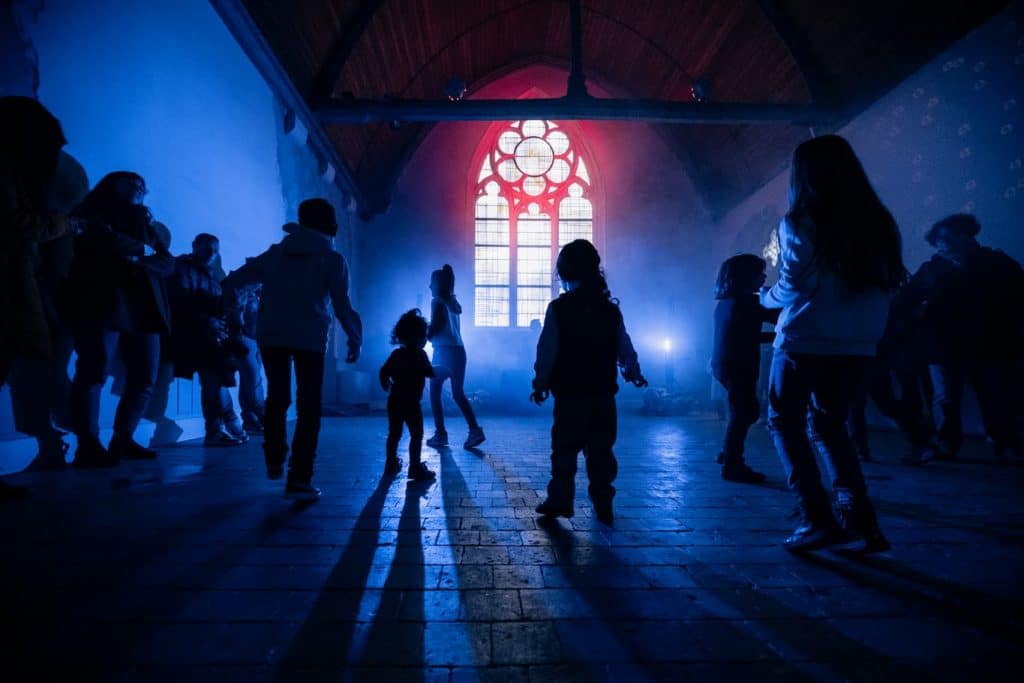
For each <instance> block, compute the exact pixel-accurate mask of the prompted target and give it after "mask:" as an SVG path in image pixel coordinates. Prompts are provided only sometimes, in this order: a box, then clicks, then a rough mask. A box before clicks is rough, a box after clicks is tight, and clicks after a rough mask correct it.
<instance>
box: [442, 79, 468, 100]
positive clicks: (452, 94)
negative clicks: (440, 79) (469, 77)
mask: <svg viewBox="0 0 1024 683" xmlns="http://www.w3.org/2000/svg"><path fill="white" fill-rule="evenodd" d="M444 94H445V95H447V96H448V99H449V100H450V101H452V102H458V101H459V100H461V99H462V98H464V97H465V96H466V81H464V80H462V79H461V78H459V77H458V76H452V77H451V78H449V79H448V82H447V83H445V84H444Z"/></svg>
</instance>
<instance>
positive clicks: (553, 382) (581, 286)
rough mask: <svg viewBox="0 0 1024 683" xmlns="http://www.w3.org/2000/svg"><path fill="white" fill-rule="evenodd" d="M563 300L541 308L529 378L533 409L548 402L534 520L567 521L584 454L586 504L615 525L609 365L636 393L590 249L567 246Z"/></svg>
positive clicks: (633, 371)
mask: <svg viewBox="0 0 1024 683" xmlns="http://www.w3.org/2000/svg"><path fill="white" fill-rule="evenodd" d="M556 268H557V271H558V277H559V279H561V281H562V287H563V289H565V292H564V293H563V294H562V295H561V296H559V297H558V298H557V299H555V300H554V301H552V302H551V303H550V304H549V305H548V310H547V313H546V314H545V316H544V328H543V330H542V331H541V335H540V340H539V341H538V342H537V361H536V363H535V364H534V371H535V372H536V375H535V377H534V379H533V393H532V394H531V395H530V400H531V401H533V402H534V403H536V404H537V405H540V404H541V403H543V402H544V400H545V399H547V397H548V392H550V393H551V394H553V395H554V397H555V410H554V425H553V426H552V428H551V481H550V482H549V483H548V497H547V499H546V500H545V501H544V502H542V503H541V504H540V505H538V506H537V512H539V513H540V514H542V515H546V516H552V517H555V516H557V517H572V516H573V499H574V498H575V494H576V483H575V479H576V455H577V454H578V453H579V452H580V451H583V454H584V456H585V457H586V459H587V478H588V479H589V480H590V486H589V491H588V492H589V494H590V500H591V501H592V502H593V504H594V513H595V515H596V517H597V519H598V520H600V521H601V522H603V523H605V524H611V523H612V521H613V520H614V513H613V511H612V498H614V497H615V487H614V486H612V482H613V481H615V475H616V474H617V473H618V468H619V466H618V463H617V462H616V461H615V455H614V454H613V453H612V446H613V445H614V444H615V436H616V429H617V416H616V409H615V394H616V392H617V391H618V390H619V387H618V384H617V382H616V365H618V366H619V367H621V369H622V376H623V378H624V379H625V380H626V381H627V382H631V383H632V384H634V385H636V386H638V387H643V386H647V380H645V379H644V376H643V374H642V373H641V372H640V363H639V362H638V360H637V355H636V351H635V350H634V349H633V343H632V342H631V341H630V339H629V335H628V334H627V333H626V327H625V324H624V323H623V320H622V312H621V311H620V310H619V306H618V302H617V301H616V300H614V299H612V297H611V293H610V292H609V291H608V284H607V283H606V282H605V279H604V274H603V272H602V271H601V257H600V255H599V254H598V253H597V249H595V248H594V245H593V244H591V243H590V242H587V241H586V240H574V241H572V242H570V243H569V244H567V245H565V247H563V248H562V251H561V253H560V254H559V255H558V261H557V264H556Z"/></svg>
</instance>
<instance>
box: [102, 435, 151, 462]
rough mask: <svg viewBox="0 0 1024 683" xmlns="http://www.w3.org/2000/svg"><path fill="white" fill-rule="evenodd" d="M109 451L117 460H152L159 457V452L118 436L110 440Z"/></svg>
mask: <svg viewBox="0 0 1024 683" xmlns="http://www.w3.org/2000/svg"><path fill="white" fill-rule="evenodd" d="M107 450H108V451H110V454H111V455H112V456H114V457H115V458H119V459H123V460H152V459H153V458H155V457H156V456H157V452H156V451H155V450H153V449H152V448H146V447H145V446H143V445H142V444H140V443H138V442H136V441H135V440H134V439H126V438H122V437H117V436H115V437H114V438H112V439H111V440H110V444H109V445H108V446H107Z"/></svg>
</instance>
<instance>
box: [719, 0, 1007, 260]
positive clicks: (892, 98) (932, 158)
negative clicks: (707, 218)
mask: <svg viewBox="0 0 1024 683" xmlns="http://www.w3.org/2000/svg"><path fill="white" fill-rule="evenodd" d="M865 47H868V46H865ZM1022 118H1024V1H1022V0H1018V1H1017V2H1014V3H1013V4H1011V5H1010V6H1009V7H1008V8H1007V9H1006V10H1004V11H1003V12H1002V13H1000V14H999V15H997V16H996V17H994V18H993V19H992V20H990V21H989V22H988V23H986V24H984V25H983V26H981V27H979V28H978V29H976V30H975V31H972V32H971V33H970V34H968V35H967V36H965V37H964V38H963V39H962V40H960V41H958V42H957V43H955V44H954V45H953V46H951V47H950V48H949V49H948V50H946V51H945V52H943V53H942V54H940V55H939V56H938V57H937V58H936V59H934V60H933V61H932V62H930V63H929V64H928V65H927V66H925V67H923V68H922V69H920V70H919V71H918V72H917V73H915V74H914V75H913V76H911V77H910V78H908V79H907V80H906V81H904V82H903V83H901V84H900V85H899V86H897V87H896V88H894V89H893V90H892V91H890V92H889V93H888V94H886V95H885V96H884V97H882V98H881V99H879V100H878V101H877V102H875V103H874V104H873V105H872V106H870V107H869V108H868V109H867V110H866V111H865V112H864V113H863V114H861V115H860V116H859V117H857V118H856V119H855V120H854V121H852V122H851V123H850V124H849V125H847V126H846V127H845V128H843V129H842V130H840V131H839V133H840V134H841V135H843V136H845V137H846V138H848V139H849V140H850V142H851V143H852V144H853V146H854V149H856V150H857V153H858V154H859V155H860V157H861V160H862V161H863V162H864V167H865V169H866V170H867V172H868V175H869V176H870V177H871V180H872V182H873V183H874V184H875V187H876V188H877V190H878V192H879V194H880V195H881V196H882V199H883V200H884V201H885V203H886V204H887V205H888V206H889V208H890V209H891V210H892V212H893V214H894V215H895V217H896V220H897V221H898V222H899V224H900V227H901V229H902V230H903V235H904V244H905V255H906V258H907V262H908V265H909V266H910V267H911V268H916V267H917V266H918V265H919V264H920V263H921V262H922V261H923V260H925V259H926V258H927V257H928V256H929V255H930V249H929V247H928V245H927V244H926V243H925V242H924V239H923V234H924V232H925V230H927V228H928V227H929V226H930V225H931V224H932V223H933V222H935V221H936V220H938V219H940V218H942V217H943V216H945V215H948V214H950V213H954V212H959V211H964V212H970V213H974V214H977V216H978V218H979V220H980V221H981V223H982V226H983V229H982V233H981V240H982V241H983V242H985V243H986V244H989V245H991V246H994V247H997V248H999V249H1002V250H1004V251H1006V252H1007V253H1008V254H1010V255H1011V256H1013V257H1014V258H1016V259H1018V260H1022V261H1024V232H1022V221H1021V215H1022V213H1024V167H1022V160H1024V137H1022V136H1024V120H1022ZM787 182H788V169H787V171H786V172H784V173H782V174H780V175H779V176H778V177H776V178H775V179H773V180H772V181H771V182H769V183H768V184H767V185H765V186H764V187H763V188H761V190H759V191H758V192H756V193H755V194H754V195H752V196H751V197H749V198H748V199H747V200H746V201H744V202H743V203H741V204H740V205H739V206H738V207H736V208H735V209H734V210H733V211H732V212H731V213H730V214H729V215H727V216H726V217H725V219H723V221H722V222H721V224H720V226H719V227H720V231H719V234H718V239H717V249H718V252H719V254H720V255H721V256H722V257H725V256H728V255H730V254H731V253H735V252H736V251H738V250H748V251H754V252H756V253H761V250H762V249H763V248H764V246H765V244H766V243H767V242H768V240H769V238H770V233H771V229H772V226H773V224H774V223H773V221H772V220H771V219H772V218H773V217H775V216H781V214H782V213H783V212H784V210H785V207H786V198H787Z"/></svg>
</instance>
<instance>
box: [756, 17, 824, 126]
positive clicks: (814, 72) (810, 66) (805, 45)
mask: <svg viewBox="0 0 1024 683" xmlns="http://www.w3.org/2000/svg"><path fill="white" fill-rule="evenodd" d="M757 4H758V6H759V7H760V8H761V13H762V14H764V17H765V19H767V20H768V23H769V24H771V25H772V28H773V29H775V33H776V35H778V36H779V39H780V40H782V43H783V44H784V45H785V46H786V49H787V50H789V54H790V55H791V56H792V57H793V61H794V62H796V66H797V69H799V70H800V73H801V75H803V77H804V82H805V83H806V84H807V90H808V92H809V93H810V95H811V99H813V100H814V101H815V102H817V103H818V104H822V105H825V106H829V107H837V106H838V105H839V94H838V93H837V92H835V89H834V88H833V86H832V79H830V78H829V76H828V73H827V72H826V71H825V67H824V66H823V65H822V63H821V60H820V59H819V58H818V56H817V55H816V54H814V51H813V50H812V49H811V45H810V43H809V42H808V40H807V38H806V37H805V36H804V34H803V32H802V31H801V30H800V28H799V26H797V24H796V21H795V20H794V19H793V17H792V15H791V14H790V13H789V12H787V11H786V9H785V8H784V7H783V6H782V3H781V2H779V0H758V1H757Z"/></svg>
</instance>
